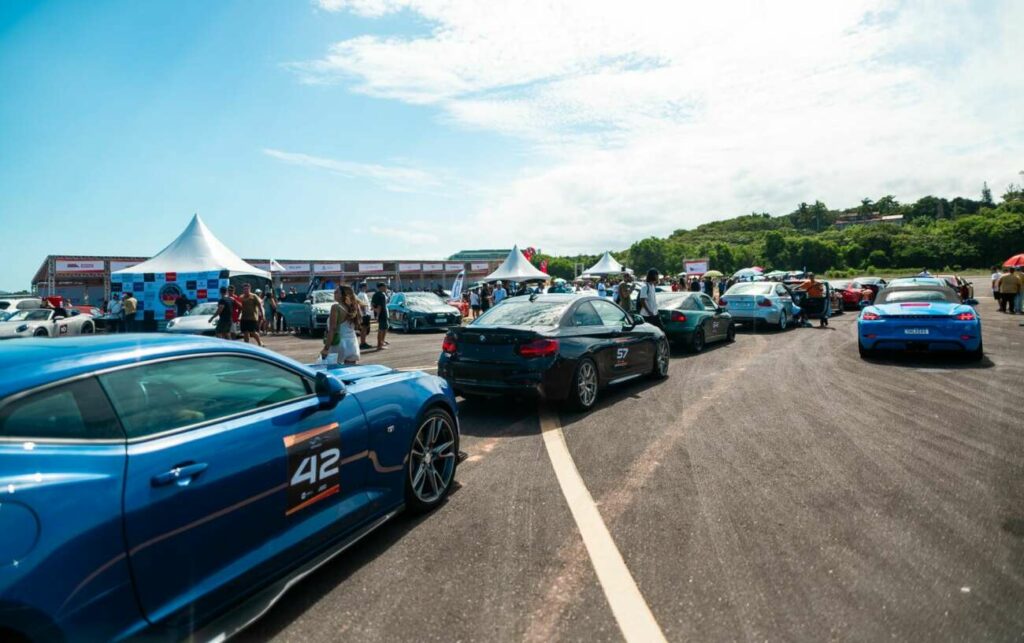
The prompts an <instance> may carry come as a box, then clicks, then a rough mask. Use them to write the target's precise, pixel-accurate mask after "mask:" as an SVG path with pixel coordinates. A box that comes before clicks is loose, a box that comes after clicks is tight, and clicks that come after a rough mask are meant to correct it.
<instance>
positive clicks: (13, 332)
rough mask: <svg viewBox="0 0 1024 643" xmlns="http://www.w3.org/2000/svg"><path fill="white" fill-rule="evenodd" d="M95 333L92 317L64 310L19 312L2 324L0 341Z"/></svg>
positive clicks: (47, 309)
mask: <svg viewBox="0 0 1024 643" xmlns="http://www.w3.org/2000/svg"><path fill="white" fill-rule="evenodd" d="M95 331H96V323H95V322H94V321H93V320H92V317H90V316H89V315H82V314H80V313H78V311H71V312H68V311H67V310H65V309H63V308H57V309H54V308H29V309H26V310H19V311H17V312H15V313H14V314H13V315H11V316H10V317H8V318H7V319H6V320H4V321H2V322H0V339H13V338H15V337H66V336H68V335H91V334H92V333H93V332H95Z"/></svg>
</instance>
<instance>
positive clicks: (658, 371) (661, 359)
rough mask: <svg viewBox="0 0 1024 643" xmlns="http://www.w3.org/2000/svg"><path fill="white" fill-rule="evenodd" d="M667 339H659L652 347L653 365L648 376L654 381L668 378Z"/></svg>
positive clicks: (668, 357)
mask: <svg viewBox="0 0 1024 643" xmlns="http://www.w3.org/2000/svg"><path fill="white" fill-rule="evenodd" d="M669 353H670V350H669V345H668V340H667V339H660V340H658V343H657V344H656V345H655V347H654V365H653V366H651V372H650V376H651V377H652V378H653V379H656V380H663V379H665V378H666V377H668V365H669V360H670V359H671V356H670V355H669Z"/></svg>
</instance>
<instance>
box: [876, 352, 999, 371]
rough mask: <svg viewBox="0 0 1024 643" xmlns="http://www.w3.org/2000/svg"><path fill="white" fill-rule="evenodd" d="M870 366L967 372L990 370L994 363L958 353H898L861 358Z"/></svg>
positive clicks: (884, 353)
mask: <svg viewBox="0 0 1024 643" xmlns="http://www.w3.org/2000/svg"><path fill="white" fill-rule="evenodd" d="M863 359H864V361H865V362H868V363H870V364H884V365H886V366H898V367H901V368H942V369H946V368H951V369H958V370H968V369H976V368H992V367H993V366H995V363H994V362H993V361H992V360H990V359H989V358H988V356H987V355H986V356H983V357H982V358H981V359H980V360H977V361H974V360H971V359H970V358H968V357H966V356H964V355H960V354H959V353H940V352H935V353H902V352H899V351H891V352H880V353H877V354H875V355H871V356H870V357H866V358H863Z"/></svg>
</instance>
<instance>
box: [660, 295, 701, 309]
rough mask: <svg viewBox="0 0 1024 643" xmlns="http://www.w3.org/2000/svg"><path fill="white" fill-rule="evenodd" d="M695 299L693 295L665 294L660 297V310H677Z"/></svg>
mask: <svg viewBox="0 0 1024 643" xmlns="http://www.w3.org/2000/svg"><path fill="white" fill-rule="evenodd" d="M693 297H694V294H693V293H675V292H674V293H665V294H664V295H658V308H668V309H671V310H675V309H677V308H679V307H680V306H682V305H683V304H685V303H686V302H687V301H689V300H690V299H692V298H693Z"/></svg>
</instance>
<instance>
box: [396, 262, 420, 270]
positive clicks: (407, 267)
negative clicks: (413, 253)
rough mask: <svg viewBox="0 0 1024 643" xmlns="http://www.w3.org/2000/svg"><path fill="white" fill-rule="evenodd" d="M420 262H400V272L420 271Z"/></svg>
mask: <svg viewBox="0 0 1024 643" xmlns="http://www.w3.org/2000/svg"><path fill="white" fill-rule="evenodd" d="M419 270H420V264H418V263H400V264H398V272H419Z"/></svg>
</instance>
